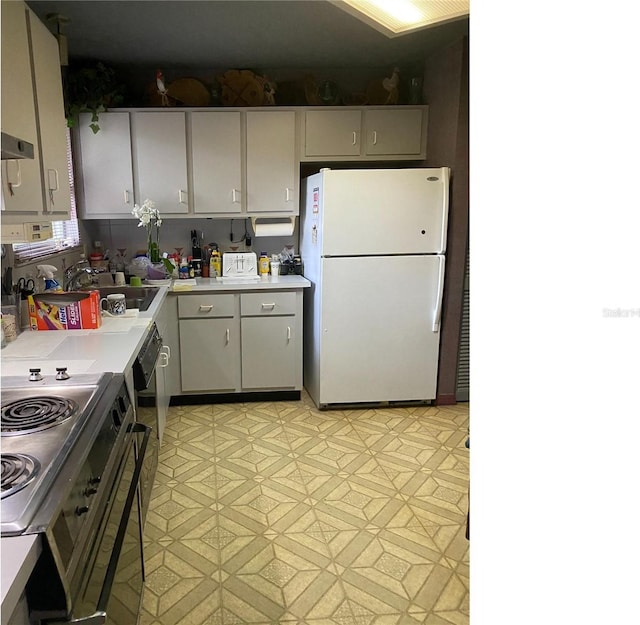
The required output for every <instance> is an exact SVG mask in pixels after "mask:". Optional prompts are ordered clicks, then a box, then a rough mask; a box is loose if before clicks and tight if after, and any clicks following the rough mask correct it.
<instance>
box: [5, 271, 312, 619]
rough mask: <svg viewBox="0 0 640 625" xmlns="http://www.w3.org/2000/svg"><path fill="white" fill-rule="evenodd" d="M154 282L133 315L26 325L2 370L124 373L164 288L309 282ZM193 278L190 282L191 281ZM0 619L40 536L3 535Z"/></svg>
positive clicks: (291, 286)
mask: <svg viewBox="0 0 640 625" xmlns="http://www.w3.org/2000/svg"><path fill="white" fill-rule="evenodd" d="M184 282H188V284H181V281H180V280H176V281H174V282H172V284H170V285H167V286H159V287H158V289H159V293H158V295H157V296H156V297H155V298H154V300H153V303H152V305H151V306H150V307H149V309H148V310H146V311H144V312H140V313H139V314H138V316H135V317H128V316H127V317H121V318H114V317H106V316H105V317H103V320H102V326H101V327H100V328H98V329H95V330H47V331H38V332H32V331H29V330H27V331H25V332H22V333H21V334H20V335H19V336H18V338H17V339H16V340H15V341H12V342H11V343H8V344H7V346H6V347H5V348H4V349H3V350H2V352H1V357H0V364H1V366H0V374H1V375H23V374H24V375H25V379H26V377H27V376H28V373H29V369H31V368H37V367H39V368H40V369H41V370H42V374H43V375H51V374H55V372H56V367H67V371H68V372H69V374H70V375H73V374H74V373H102V372H106V371H109V372H113V373H126V372H127V371H128V369H129V368H130V367H131V366H132V364H133V361H134V360H135V357H136V354H137V353H138V350H139V349H140V347H141V346H142V344H143V342H144V339H145V337H146V335H147V331H148V329H149V326H150V324H151V323H152V322H153V321H154V319H155V318H156V317H157V315H158V312H159V310H160V307H161V306H162V303H163V302H164V300H165V299H166V297H167V296H168V294H169V293H171V292H175V293H189V292H200V293H204V292H219V291H232V292H240V291H256V290H281V289H284V290H295V289H302V288H306V287H309V286H311V283H310V282H309V280H307V279H306V278H304V277H303V276H298V275H291V276H289V275H287V276H276V277H271V276H269V277H268V278H260V279H258V280H255V281H254V280H251V281H247V280H237V279H236V280H230V281H227V280H219V279H215V278H196V279H195V280H189V281H184ZM194 283H195V284H194ZM0 547H1V549H2V567H1V568H2V590H1V593H2V606H1V613H2V623H1V625H5V618H6V619H8V618H9V617H10V616H11V614H12V612H13V610H14V609H15V606H16V603H17V601H18V600H19V598H20V595H21V593H22V590H23V589H24V586H25V584H26V580H27V579H28V577H29V575H30V573H31V570H32V568H33V566H34V564H35V562H36V560H37V557H38V554H39V553H40V549H41V545H40V540H39V536H37V535H30V536H17V537H5V538H2V541H1V544H0Z"/></svg>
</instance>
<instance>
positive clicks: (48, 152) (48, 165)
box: [29, 11, 71, 220]
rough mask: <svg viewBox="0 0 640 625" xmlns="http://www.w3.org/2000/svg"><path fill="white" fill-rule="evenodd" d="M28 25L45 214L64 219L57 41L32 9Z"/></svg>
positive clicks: (66, 191) (66, 193) (66, 202)
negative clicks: (36, 105) (36, 103)
mask: <svg viewBox="0 0 640 625" xmlns="http://www.w3.org/2000/svg"><path fill="white" fill-rule="evenodd" d="M29 25H30V28H31V54H32V59H33V71H34V78H35V88H36V101H37V102H38V123H39V127H40V143H41V144H40V149H41V160H42V174H43V177H44V195H45V197H44V207H45V210H44V215H45V216H47V217H49V218H50V219H55V220H64V219H69V213H70V211H71V189H70V187H69V170H68V163H67V135H66V127H67V122H66V119H65V116H64V102H63V96H62V74H61V73H60V56H59V52H58V42H57V41H56V38H55V37H54V36H53V35H52V34H51V33H50V32H49V30H48V29H47V28H46V26H45V25H44V24H43V23H42V22H40V20H39V19H38V18H37V17H36V16H35V14H34V13H32V12H31V11H29Z"/></svg>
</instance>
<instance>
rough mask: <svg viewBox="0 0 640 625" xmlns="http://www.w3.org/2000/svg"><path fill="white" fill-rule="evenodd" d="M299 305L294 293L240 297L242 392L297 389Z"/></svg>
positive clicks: (257, 294)
mask: <svg viewBox="0 0 640 625" xmlns="http://www.w3.org/2000/svg"><path fill="white" fill-rule="evenodd" d="M297 303H298V302H297V295H296V292H295V291H290V292H286V293H281V292H276V293H273V292H270V291H259V292H256V293H242V294H241V295H240V314H241V329H242V388H243V389H246V390H251V389H259V390H264V389H275V388H279V389H287V388H296V385H297V384H298V383H299V379H298V372H299V371H301V369H302V368H301V366H300V363H299V362H298V354H299V352H300V347H299V344H298V343H299V337H298V328H297V324H296V321H297V319H299V315H297V314H296V313H297V312H298V311H297V308H296V305H297Z"/></svg>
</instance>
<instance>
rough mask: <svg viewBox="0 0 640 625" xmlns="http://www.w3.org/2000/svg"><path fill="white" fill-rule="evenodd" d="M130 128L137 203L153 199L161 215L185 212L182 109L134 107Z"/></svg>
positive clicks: (187, 202) (185, 171) (185, 160)
mask: <svg viewBox="0 0 640 625" xmlns="http://www.w3.org/2000/svg"><path fill="white" fill-rule="evenodd" d="M131 130H132V148H133V162H134V172H135V180H136V182H137V185H136V186H137V192H136V198H137V199H138V203H142V202H144V201H145V199H147V198H148V199H150V200H153V201H154V202H155V204H156V208H157V209H158V210H159V211H160V213H161V214H162V215H164V214H166V213H179V214H184V213H188V212H189V188H188V187H189V185H188V180H187V130H186V117H185V113H183V112H175V111H166V112H165V111H160V112H139V111H137V112H135V113H132V123H131Z"/></svg>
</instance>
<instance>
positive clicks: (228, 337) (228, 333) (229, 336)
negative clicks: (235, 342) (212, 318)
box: [224, 328, 231, 345]
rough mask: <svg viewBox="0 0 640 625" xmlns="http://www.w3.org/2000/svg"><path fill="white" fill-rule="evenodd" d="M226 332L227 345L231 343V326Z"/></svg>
mask: <svg viewBox="0 0 640 625" xmlns="http://www.w3.org/2000/svg"><path fill="white" fill-rule="evenodd" d="M224 334H225V345H229V341H230V340H231V332H230V331H229V328H227V330H226V332H225V333H224Z"/></svg>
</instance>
